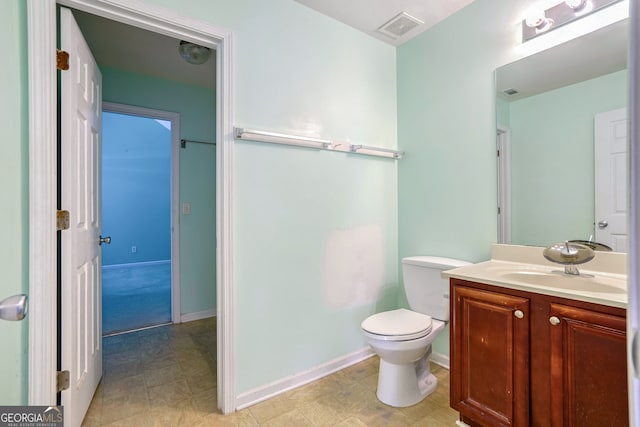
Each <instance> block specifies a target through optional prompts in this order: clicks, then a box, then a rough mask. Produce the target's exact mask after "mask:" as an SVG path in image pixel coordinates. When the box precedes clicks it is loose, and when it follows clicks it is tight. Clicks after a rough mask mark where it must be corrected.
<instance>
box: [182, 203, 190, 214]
mask: <svg viewBox="0 0 640 427" xmlns="http://www.w3.org/2000/svg"><path fill="white" fill-rule="evenodd" d="M182 215H191V203H189V202H184V203H183V204H182Z"/></svg>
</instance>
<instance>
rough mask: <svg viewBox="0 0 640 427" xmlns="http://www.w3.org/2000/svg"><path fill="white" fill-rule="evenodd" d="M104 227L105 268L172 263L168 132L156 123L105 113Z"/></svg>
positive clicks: (169, 135)
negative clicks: (161, 261) (132, 264)
mask: <svg viewBox="0 0 640 427" xmlns="http://www.w3.org/2000/svg"><path fill="white" fill-rule="evenodd" d="M102 221H103V225H102V231H103V234H104V235H109V236H111V244H110V245H108V246H107V245H104V246H103V249H102V263H103V265H113V264H128V263H135V262H147V261H159V260H168V259H171V131H170V130H169V129H167V128H166V127H164V126H163V125H161V124H160V123H158V122H157V121H156V120H154V119H150V118H146V117H138V116H130V115H126V114H117V113H110V112H104V114H103V116H102ZM133 247H135V252H134V249H132V248H133Z"/></svg>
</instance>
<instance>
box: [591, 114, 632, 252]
mask: <svg viewBox="0 0 640 427" xmlns="http://www.w3.org/2000/svg"><path fill="white" fill-rule="evenodd" d="M594 150H595V222H596V224H595V231H596V241H597V242H599V243H604V244H605V245H608V246H610V247H611V248H612V249H613V250H614V251H617V252H627V251H628V248H629V240H628V235H627V234H628V233H627V204H628V200H627V199H628V195H627V110H626V108H621V109H619V110H613V111H607V112H604V113H599V114H596V115H595V148H594Z"/></svg>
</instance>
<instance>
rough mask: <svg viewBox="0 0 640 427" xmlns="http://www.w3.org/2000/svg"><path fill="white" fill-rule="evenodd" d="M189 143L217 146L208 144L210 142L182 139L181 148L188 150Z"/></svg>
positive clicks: (212, 143) (211, 143) (213, 143)
mask: <svg viewBox="0 0 640 427" xmlns="http://www.w3.org/2000/svg"><path fill="white" fill-rule="evenodd" d="M187 142H190V143H192V144H205V145H216V143H215V142H208V141H194V140H192V139H181V140H180V148H187Z"/></svg>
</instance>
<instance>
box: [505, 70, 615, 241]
mask: <svg viewBox="0 0 640 427" xmlns="http://www.w3.org/2000/svg"><path fill="white" fill-rule="evenodd" d="M626 105H627V71H619V72H616V73H613V74H609V75H606V76H602V77H598V78H596V79H592V80H588V81H585V82H581V83H577V84H574V85H571V86H567V87H564V88H561V89H557V90H553V91H549V92H546V93H542V94H539V95H536V96H532V97H528V98H525V99H522V100H518V101H513V102H511V103H510V105H509V107H510V108H509V111H510V128H511V166H512V170H511V180H512V181H511V182H512V188H511V196H512V203H511V214H512V222H511V242H512V243H514V244H519V245H523V244H526V245H537V246H547V245H549V244H550V243H553V242H559V241H564V240H570V239H588V238H589V235H592V234H593V233H594V228H593V227H594V225H593V224H594V212H595V206H594V198H595V196H594V182H595V176H594V160H593V159H594V115H595V114H596V113H601V112H604V111H610V110H615V109H618V108H623V107H625V106H626ZM557 172H559V173H557ZM550 207H552V208H550Z"/></svg>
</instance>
